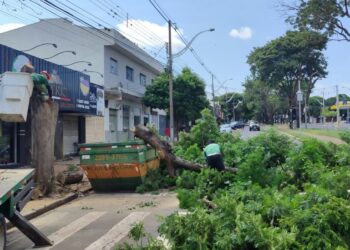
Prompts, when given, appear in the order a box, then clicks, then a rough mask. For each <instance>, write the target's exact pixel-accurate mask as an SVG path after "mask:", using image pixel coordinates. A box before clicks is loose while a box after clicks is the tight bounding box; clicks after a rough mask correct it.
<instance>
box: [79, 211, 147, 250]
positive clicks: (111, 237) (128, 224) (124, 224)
mask: <svg viewBox="0 0 350 250" xmlns="http://www.w3.org/2000/svg"><path fill="white" fill-rule="evenodd" d="M149 214H150V213H149V212H133V213H131V214H129V215H128V216H127V217H125V218H124V219H123V220H121V221H120V222H119V223H118V224H116V225H115V226H114V227H112V229H110V230H109V231H108V232H107V233H106V234H105V235H103V236H102V237H101V238H99V239H98V240H96V241H95V242H93V243H92V244H91V245H90V246H88V247H87V248H85V250H102V249H103V250H107V249H113V248H115V245H116V244H117V243H118V242H119V241H120V240H121V239H123V238H124V237H125V236H126V235H127V234H128V233H129V231H130V229H131V228H132V226H133V224H135V223H137V222H140V221H142V220H144V219H145V218H146V217H147V216H148V215H149Z"/></svg>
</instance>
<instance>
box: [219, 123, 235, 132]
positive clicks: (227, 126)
mask: <svg viewBox="0 0 350 250" xmlns="http://www.w3.org/2000/svg"><path fill="white" fill-rule="evenodd" d="M231 131H232V129H231V126H230V124H221V125H220V132H221V133H231Z"/></svg>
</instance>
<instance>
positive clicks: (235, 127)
mask: <svg viewBox="0 0 350 250" xmlns="http://www.w3.org/2000/svg"><path fill="white" fill-rule="evenodd" d="M244 126H245V124H244V122H243V121H238V122H236V123H234V124H233V125H232V126H231V128H232V129H239V128H244Z"/></svg>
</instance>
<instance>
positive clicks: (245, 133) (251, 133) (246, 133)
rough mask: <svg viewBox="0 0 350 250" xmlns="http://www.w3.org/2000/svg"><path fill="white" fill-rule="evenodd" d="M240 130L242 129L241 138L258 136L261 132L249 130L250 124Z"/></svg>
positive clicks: (246, 138)
mask: <svg viewBox="0 0 350 250" xmlns="http://www.w3.org/2000/svg"><path fill="white" fill-rule="evenodd" d="M261 129H262V128H261ZM238 131H240V133H241V138H242V139H243V140H248V139H249V138H251V137H254V136H257V135H258V134H260V131H249V126H245V127H244V129H238Z"/></svg>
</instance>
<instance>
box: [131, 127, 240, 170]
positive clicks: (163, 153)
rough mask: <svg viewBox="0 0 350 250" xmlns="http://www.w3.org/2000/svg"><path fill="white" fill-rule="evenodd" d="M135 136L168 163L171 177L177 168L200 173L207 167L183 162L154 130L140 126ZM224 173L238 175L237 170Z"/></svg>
mask: <svg viewBox="0 0 350 250" xmlns="http://www.w3.org/2000/svg"><path fill="white" fill-rule="evenodd" d="M134 133H135V136H136V137H138V138H140V139H142V140H144V141H145V143H147V144H149V145H151V146H152V147H153V148H155V149H156V150H157V151H158V153H159V156H160V158H161V159H163V160H165V162H166V163H167V168H168V172H169V174H170V176H175V169H176V168H183V169H187V170H192V171H197V172H198V171H200V170H201V169H202V168H204V167H205V166H203V165H200V164H198V163H193V162H189V161H186V160H183V159H181V158H179V157H177V156H176V155H174V154H173V152H172V148H171V145H170V144H169V143H168V142H166V141H164V140H162V139H160V138H159V137H158V136H157V135H156V134H155V133H154V132H153V131H152V130H150V129H149V128H147V127H145V126H142V125H138V126H136V128H135V130H134ZM224 171H227V172H231V173H236V172H237V168H227V167H226V168H225V170H224Z"/></svg>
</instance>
